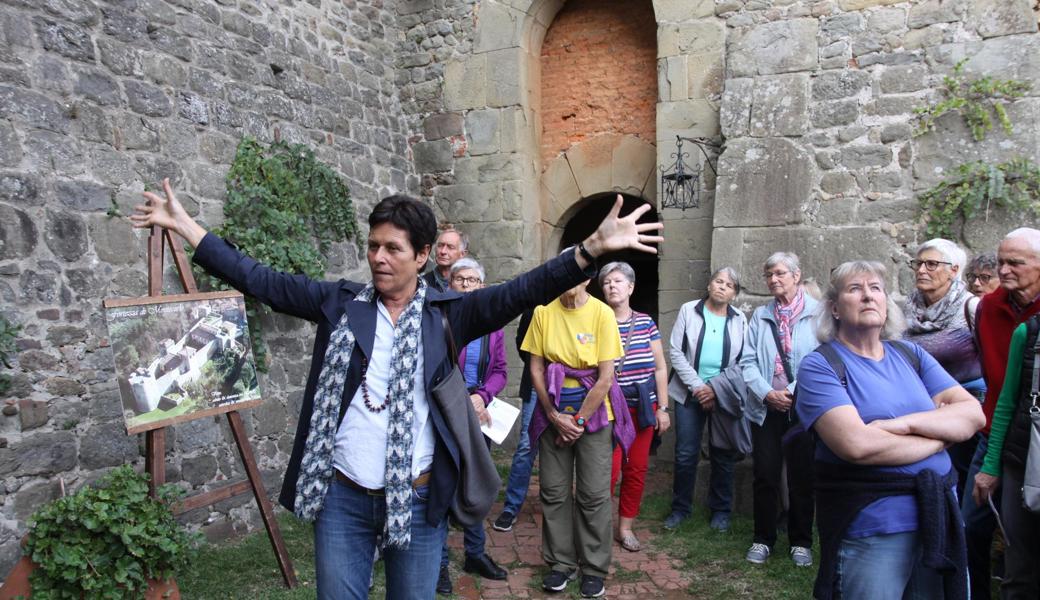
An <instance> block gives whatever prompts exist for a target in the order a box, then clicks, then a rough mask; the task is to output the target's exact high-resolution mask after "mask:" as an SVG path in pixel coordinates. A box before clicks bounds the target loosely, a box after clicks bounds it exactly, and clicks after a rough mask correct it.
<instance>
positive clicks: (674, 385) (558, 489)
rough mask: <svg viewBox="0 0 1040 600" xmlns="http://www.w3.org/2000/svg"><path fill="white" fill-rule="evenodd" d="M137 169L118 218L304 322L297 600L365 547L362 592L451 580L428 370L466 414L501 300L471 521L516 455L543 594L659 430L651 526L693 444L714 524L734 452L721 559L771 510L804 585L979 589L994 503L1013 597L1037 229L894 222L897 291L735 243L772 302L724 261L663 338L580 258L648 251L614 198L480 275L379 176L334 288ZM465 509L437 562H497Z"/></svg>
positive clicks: (441, 456)
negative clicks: (505, 442)
mask: <svg viewBox="0 0 1040 600" xmlns="http://www.w3.org/2000/svg"><path fill="white" fill-rule="evenodd" d="M164 191H165V195H164V196H159V195H156V194H151V193H146V196H147V198H148V200H149V203H148V204H147V205H144V206H140V207H138V208H137V210H136V213H135V215H134V216H133V217H132V220H133V222H134V225H135V226H138V227H148V226H152V225H159V226H162V227H166V228H168V229H171V230H173V231H174V232H176V233H178V234H180V235H181V236H182V237H184V238H185V239H186V240H187V241H188V242H189V243H190V244H191V245H192V246H194V247H195V248H196V251H195V255H194V260H195V261H196V262H197V263H198V264H200V265H201V266H203V267H204V268H206V269H207V270H209V271H210V272H211V273H213V274H215V275H217V276H218V277H220V278H222V279H224V280H225V281H228V282H229V283H230V284H231V285H233V286H234V287H236V288H238V289H240V290H242V291H243V292H245V293H248V294H251V295H253V296H255V297H257V298H259V299H260V300H262V301H264V302H266V303H268V304H269V305H271V306H272V307H274V308H275V309H276V310H279V311H281V312H285V313H288V314H292V315H296V316H299V317H302V318H305V319H308V320H311V321H313V322H315V323H317V324H318V329H317V339H316V341H315V347H314V356H313V360H312V368H311V372H310V377H309V379H308V381H307V387H306V390H305V399H304V403H303V408H302V411H301V415H300V419H299V425H298V431H297V436H296V442H295V444H294V448H293V452H292V457H291V460H290V463H289V467H288V471H287V473H286V478H285V483H284V486H283V490H282V494H281V497H280V501H281V502H282V504H283V505H285V506H286V507H287V508H289V509H290V510H292V511H293V512H294V513H296V514H297V515H298V516H300V517H301V518H305V519H308V520H312V521H314V522H315V541H314V544H315V553H316V568H317V583H318V594H319V597H321V598H345V597H349V598H367V594H368V590H367V587H368V583H369V573H370V571H371V568H372V564H373V560H374V557H376V556H380V555H381V556H382V560H384V561H385V564H386V573H387V597H389V598H424V599H429V598H431V597H433V596H434V594H435V593H442V594H449V593H451V591H452V581H451V578H450V569H449V568H448V565H449V553H448V545H447V536H448V534H449V533H448V531H449V528H448V523H449V520H450V519H449V513H452V514H454V512H453V511H454V508H453V502H454V501H455V500H456V496H457V494H459V486H460V477H462V475H461V473H462V469H463V465H462V464H461V463H460V459H459V454H460V440H458V439H456V438H457V436H456V434H455V433H453V430H452V428H450V427H448V426H447V425H446V423H445V415H444V414H442V413H443V410H444V409H443V408H442V407H441V406H440V405H439V404H438V403H437V401H436V398H435V397H434V390H435V388H437V386H438V384H439V382H441V381H442V380H443V379H445V378H446V377H448V373H449V372H450V371H452V370H453V369H454V368H455V366H456V365H457V368H458V370H459V371H461V374H462V376H463V379H464V381H465V386H466V390H467V392H468V394H469V402H470V404H471V406H472V413H473V414H474V415H475V416H476V418H477V420H478V421H479V422H484V423H486V422H489V420H490V419H491V416H490V413H489V412H488V410H487V407H488V404H489V403H490V402H491V401H492V400H493V399H494V398H495V397H496V396H498V395H501V394H503V393H504V390H506V387H507V369H506V359H505V341H504V335H503V331H502V328H503V327H504V326H505V325H506V324H508V323H509V322H510V321H512V320H513V319H515V318H516V317H517V316H521V315H522V316H521V322H520V327H519V328H518V334H517V338H516V344H517V349H518V350H519V351H520V352H521V356H522V357H523V358H524V372H523V377H522V379H521V382H520V394H519V397H520V398H521V411H520V415H521V416H520V419H519V421H520V425H519V429H520V437H519V442H518V445H517V447H516V451H515V453H514V456H513V460H512V465H511V468H510V472H509V477H508V479H507V482H506V485H505V501H504V503H503V507H502V510H501V513H500V514H498V515H497V517H495V518H494V519H493V520H491V521H490V526H491V527H493V528H494V529H496V530H499V531H509V530H510V529H511V528H512V527H513V526H514V524H515V523H516V520H517V515H518V514H519V512H520V508H521V506H522V505H523V502H524V501H525V499H526V496H527V492H528V487H529V483H530V476H531V470H532V467H533V464H534V459H535V457H537V458H538V460H539V463H538V464H539V476H540V485H539V487H538V494H539V500H540V503H541V511H542V532H541V533H542V557H543V559H544V561H545V564H546V566H547V569H546V571H545V574H544V578H543V581H542V587H543V588H544V589H545V590H546V591H548V592H561V591H563V590H564V589H565V588H567V586H568V585H569V582H571V581H573V580H575V579H577V578H578V577H579V576H580V579H581V581H580V583H579V584H578V588H579V590H578V591H579V592H580V594H581V595H582V596H583V597H598V596H602V595H603V594H604V590H605V579H606V578H607V577H608V574H609V570H610V564H611V553H612V548H613V541H615V540H616V541H617V543H618V545H619V546H620V547H621V548H622V549H624V550H626V551H630V552H641V551H642V550H643V545H642V543H641V542H640V540H639V538H638V537H637V534H636V529H635V521H636V519H637V518H638V517H639V514H640V507H641V502H642V498H643V492H644V485H645V481H646V474H647V469H648V464H649V456H650V453H651V448H652V447H654V446H655V440H659V439H660V436H662V435H664V434H665V433H666V432H667V431H668V430H669V429H670V428H672V427H673V426H674V430H675V444H674V448H675V454H674V478H673V485H672V499H671V510H670V513H669V514H668V515H667V516H666V518H665V520H664V523H663V529H664V530H667V531H674V530H679V531H682V529H680V528H681V526H682V524H683V523H684V521H686V520H688V519H690V518H691V516H692V515H693V514H694V508H693V507H694V499H693V491H694V487H695V484H696V476H697V466H698V462H699V459H700V454H701V452H702V451H704V450H706V454H707V456H708V458H709V460H710V477H709V481H708V485H707V490H708V492H707V509H708V511H707V515H708V519H709V526H710V529H711V530H714V531H715V532H719V533H724V532H727V531H729V529H730V521H731V513H732V510H733V504H734V493H735V492H734V467H735V465H736V463H737V462H739V461H741V460H743V459H744V458H746V457H750V460H751V463H752V472H753V491H752V493H753V516H754V533H753V537H752V539H751V540H749V541H750V547H749V548H748V550H747V553H746V555H745V558H746V560H747V561H749V562H751V563H756V564H761V563H765V562H767V561H768V560H770V557H771V555H772V554H773V553H774V551H775V549H776V544H777V539H778V531H784V532H786V537H787V541H788V545H787V551H788V555H789V558H790V560H791V561H792V564H793V566H795V567H809V566H812V565H813V563H814V560H813V558H814V552H813V540H814V535H813V532H814V529H815V530H816V531H817V532H818V534H819V538H818V539H819V546H820V547H819V550H818V552H817V556H818V558H819V570H818V573H817V578H816V584H815V587H814V596H815V597H816V598H820V599H829V598H846V599H850V598H866V599H888V598H892V599H897V598H940V597H945V598H968V597H971V598H988V597H989V595H990V594H989V590H990V580H991V579H990V578H991V574H990V566H991V564H992V562H993V557H992V554H991V553H992V550H993V538H994V532H995V530H998V525H997V524H998V522H1000V524H1001V527H1000V528H999V530H1000V531H1002V535H1003V537H1004V541H1003V545H1002V547H1003V556H1002V558H1001V559H1000V560H999V562H1000V564H1001V566H1002V568H1003V571H1002V574H1001V577H1002V580H1003V582H1002V587H1001V590H1002V592H1001V593H1002V596H1003V597H1005V598H1028V599H1030V600H1033V599H1035V598H1037V597H1038V595H1040V570H1038V569H1037V568H1036V565H1037V564H1040V563H1038V560H1037V559H1038V558H1040V514H1038V512H1035V511H1040V497H1038V494H1040V492H1038V491H1037V489H1036V487H1032V486H1035V485H1036V483H1037V481H1035V480H1034V479H1032V477H1031V476H1030V473H1032V472H1035V471H1038V470H1040V464H1034V463H1040V460H1038V459H1040V446H1038V447H1037V448H1031V445H1038V444H1040V442H1031V439H1040V433H1038V432H1040V416H1037V415H1038V413H1040V408H1038V407H1037V397H1038V390H1037V380H1038V378H1040V377H1038V374H1040V353H1038V349H1040V344H1038V337H1040V336H1038V332H1040V231H1038V230H1036V229H1031V228H1020V229H1016V230H1014V231H1012V232H1010V233H1009V234H1008V235H1007V236H1006V237H1005V238H1004V239H1003V240H1002V242H1001V243H1000V245H999V247H998V248H997V251H996V252H995V253H993V252H989V253H982V254H978V255H977V256H975V257H973V258H972V259H971V260H970V261H969V260H968V256H967V253H966V252H965V251H964V250H963V249H962V248H960V247H959V246H958V245H957V244H955V243H954V242H952V241H949V240H944V239H934V240H930V241H927V242H925V243H924V244H921V245H920V246H919V247H917V248H916V249H915V252H914V255H913V256H914V258H912V259H911V260H909V261H908V264H907V267H905V268H908V269H909V274H910V275H911V276H912V278H913V282H914V289H913V290H912V291H911V292H910V293H909V295H908V296H907V297H906V299H905V302H903V303H902V306H900V305H899V304H897V302H896V301H895V299H894V298H893V295H892V293H891V291H890V289H889V286H890V284H891V283H892V282H893V281H894V280H895V277H896V274H894V273H890V271H889V268H887V267H886V266H885V265H882V264H881V263H877V262H871V261H851V262H845V263H842V264H840V265H836V266H834V268H832V269H831V271H830V279H829V282H828V285H827V286H826V289H824V290H822V292H821V290H820V289H819V287H817V286H816V285H815V283H814V282H812V281H809V280H806V279H805V278H804V277H803V273H802V265H801V261H800V259H799V257H798V256H797V255H795V254H794V253H792V252H787V251H778V252H775V253H773V254H771V255H770V256H769V257H768V258H767V259H766V261H765V263H764V264H763V265H762V273H761V274H762V277H763V278H764V280H765V283H766V288H767V289H768V291H769V294H770V295H771V296H772V298H771V299H770V300H769V301H768V302H766V303H765V304H763V305H762V306H759V307H758V308H756V309H755V310H754V311H753V312H752V314H751V315H750V318H748V317H747V316H745V315H744V314H743V312H742V311H741V310H740V309H738V308H736V307H735V306H734V304H733V303H734V300H735V298H736V297H737V295H738V294H740V292H741V277H740V274H739V273H738V272H737V271H736V270H735V269H734V268H732V267H729V266H724V267H721V268H719V269H717V270H716V271H715V272H713V273H712V274H711V276H710V278H709V282H708V285H707V289H706V290H705V292H706V293H705V294H704V297H703V299H697V300H693V301H691V302H688V303H686V304H684V305H683V306H682V307H681V309H680V310H679V312H678V315H677V317H676V322H675V325H674V327H673V328H672V330H671V332H669V333H668V335H667V346H666V345H665V343H664V342H663V341H662V333H661V332H660V331H659V330H658V327H657V324H656V323H655V322H654V320H653V318H651V317H650V316H649V315H647V314H644V313H641V312H639V311H637V310H635V309H634V308H633V307H632V305H631V299H632V295H633V292H634V290H635V288H636V286H637V285H638V281H637V274H636V272H635V270H634V269H633V268H632V267H631V266H630V265H629V264H627V263H624V262H610V263H607V264H605V265H603V266H602V268H600V269H599V270H598V271H597V270H595V265H596V261H597V258H598V257H600V256H602V255H604V254H607V253H610V252H613V251H617V250H623V249H630V250H639V251H647V252H654V251H655V250H654V249H653V247H652V246H651V244H654V243H657V242H659V241H661V239H662V238H661V237H660V236H659V235H658V234H657V231H658V230H659V229H660V225H658V224H637V223H636V220H637V219H638V217H639V216H640V215H641V214H642V211H641V210H636V211H634V212H633V213H632V214H630V215H628V216H626V217H620V216H619V210H620V207H621V200H620V197H619V199H618V202H617V203H616V204H615V206H614V208H613V210H612V211H611V213H610V214H609V215H608V216H607V218H606V219H605V220H604V222H603V223H602V224H601V225H600V226H599V228H598V229H597V230H596V232H595V233H594V234H593V235H592V236H590V237H589V238H587V239H586V240H583V241H582V242H581V243H579V244H578V245H576V246H574V247H571V248H568V249H566V250H564V251H563V252H562V253H561V254H560V255H559V256H558V257H556V258H554V259H552V260H550V261H548V262H547V263H546V264H545V265H542V266H540V267H538V268H536V269H534V270H532V271H530V272H528V273H525V274H523V275H521V276H519V277H517V278H516V279H513V280H511V281H507V282H505V283H502V284H499V285H491V286H487V285H485V279H486V273H485V271H484V269H483V267H482V266H481V265H480V263H479V262H477V261H476V260H474V259H473V258H471V257H469V256H468V251H469V239H468V237H467V236H466V235H465V234H464V233H463V232H462V231H459V230H458V229H456V228H442V229H441V230H440V232H439V233H438V230H437V228H436V222H435V220H434V217H433V214H432V211H430V209H429V208H428V207H427V206H426V205H424V204H423V203H421V202H419V201H417V200H414V199H412V198H409V197H406V196H392V197H389V198H386V199H384V200H383V201H381V202H380V203H379V204H377V205H376V207H375V208H374V209H373V211H372V214H371V215H370V217H369V225H370V233H369V236H368V243H367V255H368V265H369V268H370V270H371V281H370V282H369V283H367V284H356V283H352V282H346V281H339V282H316V281H313V280H310V279H308V278H306V277H303V276H299V275H288V274H284V273H278V272H274V271H272V270H271V269H268V268H267V267H265V266H263V265H260V264H258V263H256V262H255V261H253V260H252V259H250V258H249V257H247V256H244V255H242V254H241V253H239V252H238V251H237V250H236V249H235V248H234V247H233V246H231V245H229V244H227V243H225V242H224V241H223V240H221V239H219V238H217V237H216V236H214V235H213V234H211V233H208V232H206V231H205V230H204V229H203V228H202V227H201V226H199V225H198V223H196V222H195V221H194V220H193V219H192V218H191V217H190V216H188V215H187V214H186V213H185V212H184V210H183V209H182V208H181V206H180V205H179V203H178V202H177V200H176V198H175V196H174V194H173V191H172V190H171V189H170V188H169V186H168V184H166V185H164ZM431 258H432V260H430V259H431ZM427 262H432V263H433V264H432V266H431V268H429V270H428V272H426V274H425V275H423V272H424V269H426V268H427ZM828 267H830V265H828ZM593 280H595V281H597V283H598V285H599V288H600V290H602V297H603V301H601V300H599V299H597V298H596V297H594V296H593V295H592V294H590V293H589V290H588V286H589V284H590V282H591V281H593ZM449 348H456V349H455V350H449ZM453 354H454V355H453ZM666 356H667V357H668V360H667V361H666V358H665V357H666ZM669 367H670V369H669ZM467 410H468V408H467ZM706 430H707V433H705V431H706ZM486 444H487V446H486V447H488V448H490V442H489V441H487V442H486ZM1032 454H1036V455H1037V459H1034V462H1031V461H1030V457H1031V455H1032ZM1033 476H1035V474H1034V475H1033ZM1037 479H1040V477H1037ZM615 490H616V491H617V495H618V518H617V521H616V522H614V520H613V518H612V513H613V507H612V496H613V495H614V492H615ZM464 525H465V526H464V527H463V539H464V546H463V547H464V552H465V557H464V562H463V565H462V568H463V570H464V571H466V572H470V573H474V574H476V575H479V576H480V577H483V578H487V579H505V578H506V577H507V575H508V573H507V571H506V570H505V569H504V568H502V567H501V566H499V565H498V564H497V563H496V562H495V560H494V558H493V557H491V556H490V555H489V554H488V552H487V550H486V548H485V520H484V519H478V520H473V521H470V522H467V523H465V524H464ZM377 550H378V551H377Z"/></svg>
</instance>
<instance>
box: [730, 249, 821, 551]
mask: <svg viewBox="0 0 1040 600" xmlns="http://www.w3.org/2000/svg"><path fill="white" fill-rule="evenodd" d="M762 276H763V277H764V278H765V281H766V286H767V287H768V288H769V292H770V293H771V294H772V295H773V300H771V301H770V302H769V303H768V304H766V305H765V306H760V307H758V308H757V309H755V312H754V314H753V315H752V316H751V322H750V323H749V324H748V333H747V340H746V342H745V345H744V351H743V354H741V357H740V367H741V369H742V370H743V372H744V382H745V383H747V388H748V398H747V406H746V408H745V410H744V414H745V416H746V417H747V419H748V420H749V421H751V440H752V444H753V450H752V453H751V455H752V458H753V462H754V466H753V471H754V476H755V480H754V517H755V534H754V539H753V543H752V544H751V548H750V549H748V552H747V555H746V557H745V558H746V559H747V561H748V562H751V563H755V564H762V563H764V562H766V560H767V559H768V558H769V555H770V554H771V553H772V551H773V546H774V545H775V544H776V537H777V536H776V531H777V517H778V514H779V512H780V494H781V486H780V474H781V472H782V470H783V465H784V461H785V460H786V461H787V488H788V511H787V538H788V540H789V541H790V555H791V560H792V561H794V564H795V565H796V566H799V567H809V566H812V551H811V548H812V524H813V506H814V505H813V489H812V469H811V466H810V464H809V463H810V460H811V458H812V447H813V442H812V439H811V438H810V437H809V436H808V435H806V434H805V433H804V432H802V433H796V431H797V430H795V429H794V428H795V427H796V425H797V424H798V423H797V418H796V416H795V413H794V410H792V407H793V405H794V389H795V383H796V380H795V373H797V372H798V366H799V365H800V364H801V362H802V359H803V358H804V357H805V356H806V355H807V354H809V353H810V352H812V351H813V349H814V348H816V345H817V342H816V321H815V319H814V317H815V316H816V310H817V307H818V306H819V302H817V301H816V300H815V299H814V298H813V297H812V296H810V295H809V294H807V293H806V292H805V288H804V287H802V286H801V285H800V284H801V280H802V270H801V266H800V263H799V260H798V256H797V255H795V254H792V253H790V252H776V253H774V254H772V255H771V256H770V257H769V258H768V259H766V264H765V267H764V269H763V271H762Z"/></svg>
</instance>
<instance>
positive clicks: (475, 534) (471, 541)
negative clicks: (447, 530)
mask: <svg viewBox="0 0 1040 600" xmlns="http://www.w3.org/2000/svg"><path fill="white" fill-rule="evenodd" d="M485 538H486V536H485V535H484V523H483V522H481V523H477V524H476V525H473V526H472V527H465V528H463V530H462V544H463V548H465V552H466V556H471V557H473V558H480V557H481V556H483V555H484V540H485ZM448 559H449V556H448V542H447V539H445V541H444V549H443V550H442V551H441V567H446V566H448Z"/></svg>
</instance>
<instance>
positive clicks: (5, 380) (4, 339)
mask: <svg viewBox="0 0 1040 600" xmlns="http://www.w3.org/2000/svg"><path fill="white" fill-rule="evenodd" d="M21 330H22V326H21V325H14V324H12V323H11V322H10V321H8V320H7V317H4V316H2V315H0V365H2V366H3V368H5V369H10V368H11V357H12V356H14V354H15V352H16V351H17V347H16V346H15V340H16V339H17V338H18V332H19V331H21ZM10 387H11V378H10V377H9V376H8V375H7V374H6V373H0V394H3V393H5V392H7V390H8V389H10Z"/></svg>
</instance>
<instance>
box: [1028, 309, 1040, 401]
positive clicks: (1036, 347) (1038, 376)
mask: <svg viewBox="0 0 1040 600" xmlns="http://www.w3.org/2000/svg"><path fill="white" fill-rule="evenodd" d="M1038 330H1040V318H1038V317H1035V316H1034V317H1030V319H1029V320H1028V321H1026V341H1027V342H1028V341H1029V339H1030V338H1032V339H1035V340H1036V341H1034V342H1033V380H1032V381H1031V382H1030V386H1031V387H1030V388H1029V391H1030V394H1031V395H1030V397H1031V398H1032V400H1033V406H1034V407H1035V406H1036V399H1037V397H1040V335H1038V333H1040V331H1038Z"/></svg>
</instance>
